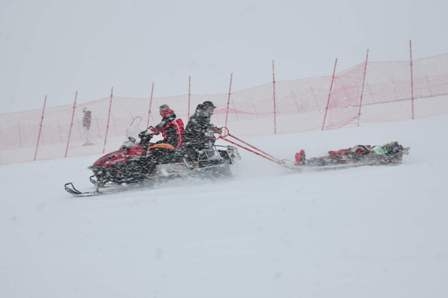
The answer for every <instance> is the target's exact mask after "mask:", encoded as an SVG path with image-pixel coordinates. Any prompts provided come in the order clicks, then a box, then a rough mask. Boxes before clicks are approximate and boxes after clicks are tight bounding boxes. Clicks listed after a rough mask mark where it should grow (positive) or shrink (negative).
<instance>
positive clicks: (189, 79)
mask: <svg viewBox="0 0 448 298" xmlns="http://www.w3.org/2000/svg"><path fill="white" fill-rule="evenodd" d="M190 104H191V76H188V107H187V109H188V110H187V121H188V119H190Z"/></svg>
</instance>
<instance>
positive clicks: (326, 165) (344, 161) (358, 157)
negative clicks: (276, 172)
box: [293, 141, 409, 169]
mask: <svg viewBox="0 0 448 298" xmlns="http://www.w3.org/2000/svg"><path fill="white" fill-rule="evenodd" d="M408 153H409V147H404V146H403V145H401V144H399V143H398V142H395V141H394V142H390V143H387V144H384V145H356V146H353V147H350V148H344V149H339V150H331V151H328V155H325V156H321V157H312V158H306V155H305V151H304V150H303V149H302V150H300V151H299V152H297V153H296V154H295V161H294V166H293V168H296V169H305V168H315V169H332V168H346V167H356V166H367V165H396V164H400V163H401V162H402V160H403V155H406V154H408Z"/></svg>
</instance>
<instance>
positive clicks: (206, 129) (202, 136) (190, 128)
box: [185, 112, 215, 147]
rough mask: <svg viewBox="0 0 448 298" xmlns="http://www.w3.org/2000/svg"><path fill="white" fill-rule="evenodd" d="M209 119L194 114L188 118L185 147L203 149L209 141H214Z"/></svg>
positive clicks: (212, 126)
mask: <svg viewBox="0 0 448 298" xmlns="http://www.w3.org/2000/svg"><path fill="white" fill-rule="evenodd" d="M214 127H215V126H214V125H213V124H211V123H210V117H209V116H204V115H200V113H197V112H196V113H195V114H194V115H193V116H191V117H190V120H189V121H188V124H187V127H186V128H185V145H186V146H187V147H205V146H206V145H207V144H208V143H209V142H210V141H212V142H213V141H214V140H215V138H214V136H213V132H212V130H213V128H214Z"/></svg>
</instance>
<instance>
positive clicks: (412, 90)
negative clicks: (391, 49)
mask: <svg viewBox="0 0 448 298" xmlns="http://www.w3.org/2000/svg"><path fill="white" fill-rule="evenodd" d="M409 66H410V71H411V112H412V114H411V117H412V120H414V118H415V114H414V61H413V58H412V40H409Z"/></svg>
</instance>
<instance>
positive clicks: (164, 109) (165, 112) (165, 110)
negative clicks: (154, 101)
mask: <svg viewBox="0 0 448 298" xmlns="http://www.w3.org/2000/svg"><path fill="white" fill-rule="evenodd" d="M159 112H160V116H161V117H162V118H166V117H169V116H171V115H174V111H173V110H171V108H170V107H169V106H168V105H161V106H160V108H159Z"/></svg>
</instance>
